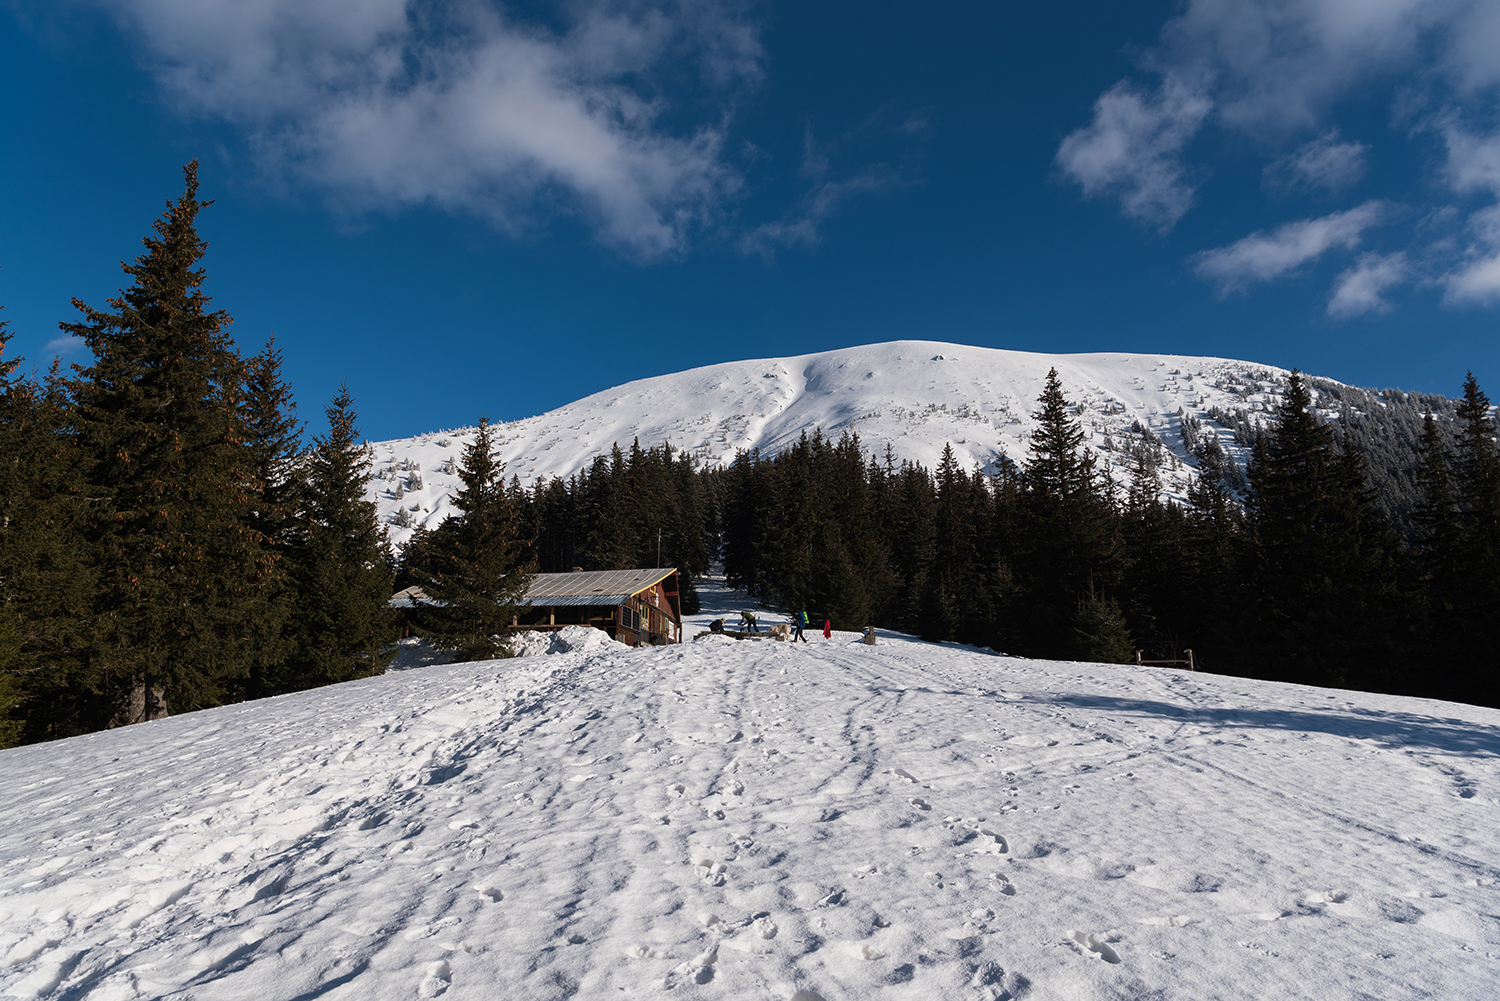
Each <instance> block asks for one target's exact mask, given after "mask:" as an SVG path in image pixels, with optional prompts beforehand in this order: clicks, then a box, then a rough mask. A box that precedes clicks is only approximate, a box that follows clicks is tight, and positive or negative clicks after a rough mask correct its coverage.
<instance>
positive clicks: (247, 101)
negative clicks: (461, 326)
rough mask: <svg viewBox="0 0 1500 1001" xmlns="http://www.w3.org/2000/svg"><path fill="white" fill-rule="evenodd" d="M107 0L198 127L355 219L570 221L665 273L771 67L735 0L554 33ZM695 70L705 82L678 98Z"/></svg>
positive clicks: (513, 26)
mask: <svg viewBox="0 0 1500 1001" xmlns="http://www.w3.org/2000/svg"><path fill="white" fill-rule="evenodd" d="M97 2H99V3H101V4H103V5H105V6H107V7H109V8H110V9H112V10H113V11H114V12H115V13H116V14H117V15H118V17H119V18H120V20H121V21H122V22H123V23H125V24H126V25H127V26H128V27H129V29H130V31H131V32H132V34H133V36H134V37H135V38H136V39H137V40H138V42H139V44H140V46H141V48H142V50H143V52H145V53H146V54H147V58H148V59H149V61H150V63H151V65H152V67H153V68H154V70H155V73H156V76H157V79H158V80H159V81H160V84H161V86H162V87H163V88H164V90H165V91H166V92H167V93H169V94H170V95H171V96H172V98H173V99H174V100H175V101H176V102H177V103H178V105H179V106H180V107H181V108H182V109H183V110H184V111H186V112H189V113H194V114H202V115H209V116H214V117H218V118H221V119H224V120H227V121H229V122H232V123H234V124H236V125H239V126H242V127H244V128H245V129H246V130H247V132H248V133H249V135H250V136H251V140H252V144H253V147H254V148H255V149H256V150H257V152H258V154H259V155H260V157H261V158H262V162H263V164H264V165H265V167H266V168H267V169H268V170H270V171H271V172H273V173H274V174H276V175H277V176H285V177H291V178H297V179H301V180H303V181H307V182H311V183H312V184H314V185H316V186H318V187H321V188H322V189H324V190H325V191H327V192H328V193H329V195H330V197H331V198H332V199H333V200H334V201H335V202H337V203H339V204H340V205H343V206H345V207H346V208H349V209H352V210H355V211H362V210H370V209H375V210H382V209H398V208H401V207H403V206H408V205H419V204H431V205H437V206H441V207H444V208H447V209H450V210H452V211H456V212H469V213H475V214H479V215H483V216H485V217H488V218H489V219H491V220H493V221H494V222H495V223H496V224H498V225H500V226H502V227H505V228H508V229H524V228H526V227H528V226H531V225H534V224H535V223H536V222H537V220H538V219H540V218H544V217H545V216H546V215H548V214H550V213H552V212H559V211H561V212H570V213H574V214H578V215H581V216H582V217H584V218H585V219H587V220H588V221H589V222H590V223H591V224H592V226H593V227H594V230H595V233H596V234H597V236H598V238H599V239H600V240H601V241H603V242H605V243H607V244H610V245H612V246H615V247H618V248H620V249H621V250H623V251H624V252H626V253H627V254H630V255H633V256H638V257H643V258H651V257H659V256H663V255H670V254H673V253H676V252H678V251H680V250H681V249H682V248H683V247H684V246H685V244H686V242H687V240H688V239H689V236H690V234H691V232H692V231H693V230H694V228H695V227H698V226H701V225H703V224H704V223H705V222H706V221H708V220H710V219H712V218H713V217H714V216H715V214H716V213H717V212H718V211H720V210H721V209H722V207H723V205H724V204H725V203H726V201H727V200H729V199H731V198H733V197H734V196H735V193H736V192H737V190H738V189H739V187H740V185H741V179H740V177H739V175H738V173H737V172H736V171H735V170H734V169H733V168H732V166H731V165H730V164H729V163H728V162H727V160H726V158H725V156H724V154H723V147H724V139H725V129H724V125H723V122H724V120H725V115H726V114H727V111H728V108H729V105H730V104H731V103H732V98H733V95H734V93H735V92H736V91H738V90H742V89H744V88H747V87H752V86H754V85H755V84H756V83H757V82H758V80H759V78H760V74H761V72H762V71H761V49H760V43H759V37H758V32H757V29H756V27H755V25H754V24H753V23H752V22H751V21H750V20H749V19H748V18H747V17H746V16H745V15H744V14H743V11H742V7H743V5H742V4H739V3H737V2H735V0H722V2H719V0H668V2H666V3H657V4H646V3H639V2H634V0H580V2H577V3H572V4H566V5H563V6H562V7H561V8H560V10H561V13H562V17H563V19H564V22H563V23H561V24H548V25H544V24H541V23H537V22H531V21H525V20H522V19H520V18H518V17H515V16H511V15H510V14H508V13H507V12H506V11H504V10H502V9H501V8H499V7H498V6H492V5H487V4H478V3H471V2H467V0H432V2H423V0H97ZM684 71H688V72H690V73H691V74H692V77H693V79H694V80H695V81H696V86H695V87H689V88H682V87H679V88H678V89H677V90H675V91H670V92H669V88H668V87H667V85H666V84H665V83H663V81H664V80H665V79H666V78H667V77H668V75H669V74H676V75H680V74H682V73H683V72H684ZM683 90H690V91H692V93H691V94H684V93H682V92H681V91H683ZM668 119H670V120H671V121H672V122H673V124H672V125H668V124H667V121H668ZM695 120H696V121H695ZM684 123H686V124H684Z"/></svg>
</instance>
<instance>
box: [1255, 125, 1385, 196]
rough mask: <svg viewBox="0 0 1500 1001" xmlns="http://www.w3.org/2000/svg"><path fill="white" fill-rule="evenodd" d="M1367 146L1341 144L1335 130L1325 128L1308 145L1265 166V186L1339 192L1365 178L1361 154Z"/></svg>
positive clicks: (1366, 151)
mask: <svg viewBox="0 0 1500 1001" xmlns="http://www.w3.org/2000/svg"><path fill="white" fill-rule="evenodd" d="M1369 151H1370V147H1369V146H1367V145H1365V144H1364V143H1359V142H1342V141H1340V139H1339V130H1338V129H1329V130H1328V131H1327V132H1325V133H1323V134H1322V135H1321V136H1319V137H1318V138H1316V139H1314V140H1313V141H1312V142H1310V143H1307V144H1306V145H1304V146H1300V147H1298V148H1297V149H1296V150H1293V151H1292V152H1291V153H1288V154H1287V155H1285V156H1282V157H1278V158H1277V159H1276V160H1273V161H1272V162H1271V163H1269V164H1267V165H1266V168H1265V170H1264V172H1263V176H1264V178H1265V181H1266V184H1267V185H1268V186H1269V187H1272V188H1281V189H1284V190H1291V191H1314V190H1322V191H1329V192H1337V191H1341V190H1343V189H1344V188H1348V187H1350V186H1351V185H1354V184H1358V183H1359V180H1360V178H1362V177H1364V175H1365V155H1366V154H1367V153H1369Z"/></svg>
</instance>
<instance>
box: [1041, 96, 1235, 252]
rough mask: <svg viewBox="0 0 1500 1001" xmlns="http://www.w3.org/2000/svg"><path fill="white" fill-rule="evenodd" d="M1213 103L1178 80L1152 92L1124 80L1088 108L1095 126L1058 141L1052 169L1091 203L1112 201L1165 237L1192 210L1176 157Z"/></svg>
mask: <svg viewBox="0 0 1500 1001" xmlns="http://www.w3.org/2000/svg"><path fill="white" fill-rule="evenodd" d="M1212 106H1213V102H1212V101H1210V100H1209V99H1208V98H1207V97H1205V96H1204V95H1202V94H1198V93H1195V92H1194V90H1193V89H1192V88H1191V87H1189V86H1187V85H1185V84H1183V83H1182V82H1180V81H1173V80H1168V81H1167V82H1165V83H1163V84H1162V86H1161V87H1159V88H1157V90H1156V91H1154V92H1149V91H1144V90H1141V89H1140V88H1138V87H1136V86H1134V85H1133V84H1131V83H1130V82H1129V81H1125V80H1122V81H1120V82H1119V83H1117V84H1115V86H1114V87H1112V88H1110V89H1109V90H1108V91H1106V92H1105V93H1104V94H1103V95H1102V96H1100V98H1099V100H1097V101H1096V102H1094V120H1093V122H1092V123H1090V124H1089V125H1088V126H1086V127H1085V128H1081V129H1078V130H1077V131H1075V132H1074V133H1073V134H1071V135H1069V136H1068V137H1067V138H1066V139H1064V140H1063V142H1062V145H1061V147H1059V148H1058V151H1057V165H1058V166H1059V167H1060V168H1062V171H1063V173H1064V174H1066V175H1067V176H1068V177H1069V178H1071V179H1072V180H1074V181H1076V182H1077V183H1078V184H1080V185H1082V187H1083V193H1084V194H1085V195H1086V196H1088V197H1090V198H1118V199H1119V201H1120V206H1121V208H1122V209H1123V210H1124V212H1125V215H1127V216H1129V217H1130V218H1132V219H1135V220H1137V221H1139V222H1142V223H1145V224H1146V225H1149V226H1154V227H1156V228H1157V229H1160V230H1169V229H1171V228H1172V227H1173V226H1175V225H1176V224H1177V220H1179V219H1181V218H1182V216H1183V215H1184V214H1185V213H1186V212H1187V210H1188V209H1189V208H1191V207H1192V204H1193V191H1194V185H1193V184H1192V183H1191V182H1190V180H1189V176H1188V175H1189V172H1188V170H1187V168H1186V167H1185V166H1184V165H1183V162H1182V151H1183V148H1184V147H1185V146H1187V144H1188V142H1189V141H1191V140H1192V138H1193V136H1194V135H1196V134H1197V132H1198V129H1199V127H1200V126H1201V125H1202V124H1203V120H1204V118H1205V117H1206V116H1207V115H1208V112H1209V110H1210V109H1211V108H1212Z"/></svg>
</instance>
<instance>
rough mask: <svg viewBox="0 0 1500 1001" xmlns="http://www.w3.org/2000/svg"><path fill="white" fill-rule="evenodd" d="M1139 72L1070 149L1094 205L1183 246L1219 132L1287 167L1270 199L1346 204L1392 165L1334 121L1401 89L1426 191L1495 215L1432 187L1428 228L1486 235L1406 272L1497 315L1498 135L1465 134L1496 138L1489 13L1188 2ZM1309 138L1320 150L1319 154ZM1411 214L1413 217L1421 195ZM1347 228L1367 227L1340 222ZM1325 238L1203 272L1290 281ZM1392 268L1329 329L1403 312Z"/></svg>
mask: <svg viewBox="0 0 1500 1001" xmlns="http://www.w3.org/2000/svg"><path fill="white" fill-rule="evenodd" d="M1139 65H1140V69H1141V74H1140V77H1139V78H1132V79H1129V80H1125V81H1121V82H1120V83H1117V84H1115V85H1114V86H1113V87H1111V88H1110V89H1109V90H1107V91H1105V92H1104V94H1103V95H1101V96H1100V98H1099V100H1098V102H1097V103H1096V105H1095V108H1094V115H1093V121H1092V122H1091V123H1090V124H1088V125H1087V126H1084V127H1082V128H1080V129H1078V130H1077V131H1075V132H1073V133H1072V134H1071V135H1069V136H1068V137H1067V138H1066V139H1065V140H1064V141H1063V143H1062V144H1061V146H1060V147H1059V149H1058V154H1057V160H1058V163H1059V165H1060V166H1062V168H1063V170H1064V173H1065V174H1066V175H1067V176H1068V177H1069V178H1070V179H1072V180H1073V181H1075V182H1077V183H1078V184H1079V185H1080V186H1081V187H1082V189H1083V193H1084V194H1085V195H1086V196H1088V197H1100V196H1103V197H1108V198H1112V199H1115V200H1117V201H1118V202H1119V205H1120V208H1121V211H1122V212H1123V214H1124V215H1125V216H1127V217H1129V218H1132V219H1135V220H1137V221H1139V222H1142V223H1145V224H1146V225H1149V226H1152V227H1155V228H1157V229H1162V230H1165V229H1170V228H1171V227H1172V226H1173V225H1175V224H1176V222H1177V221H1178V220H1179V219H1180V218H1181V217H1182V215H1183V214H1185V213H1186V212H1187V211H1188V210H1189V208H1190V207H1191V206H1192V204H1193V201H1194V198H1195V195H1201V192H1198V191H1195V187H1194V183H1193V180H1192V179H1193V178H1195V177H1198V176H1201V173H1202V172H1203V171H1204V170H1205V165H1204V164H1202V163H1200V162H1196V161H1195V159H1194V158H1193V157H1192V155H1191V154H1192V151H1193V149H1194V148H1195V144H1193V143H1191V142H1190V140H1191V139H1193V138H1194V137H1195V136H1197V135H1198V134H1199V133H1200V132H1201V131H1202V130H1205V129H1212V130H1219V131H1221V132H1222V133H1224V134H1225V135H1227V136H1228V137H1229V138H1230V139H1231V141H1232V142H1233V143H1234V144H1235V145H1236V146H1237V147H1238V148H1245V147H1246V145H1247V143H1248V145H1249V147H1250V148H1260V149H1264V150H1266V151H1267V152H1268V153H1272V152H1273V151H1276V150H1278V149H1279V150H1282V151H1283V152H1281V153H1280V154H1279V155H1272V156H1271V159H1270V162H1269V164H1268V166H1267V167H1266V168H1265V171H1264V175H1263V176H1264V179H1265V182H1266V186H1267V187H1268V188H1271V189H1275V190H1280V191H1282V192H1293V193H1304V194H1306V193H1320V194H1323V193H1327V194H1338V193H1339V192H1341V191H1345V190H1347V189H1348V188H1350V187H1351V186H1353V185H1354V184H1356V183H1358V182H1360V181H1361V180H1363V179H1364V178H1365V177H1366V175H1367V173H1369V171H1368V170H1367V167H1368V163H1369V161H1370V159H1371V157H1372V156H1375V155H1378V153H1379V152H1380V151H1379V149H1378V144H1376V145H1374V146H1372V145H1371V144H1370V143H1367V142H1361V141H1358V140H1353V139H1347V140H1346V139H1344V138H1343V137H1342V135H1341V134H1340V132H1339V130H1338V129H1337V128H1336V127H1333V126H1332V123H1331V121H1330V119H1332V118H1333V117H1334V116H1335V115H1336V114H1337V113H1338V111H1339V105H1340V103H1341V102H1344V101H1346V100H1348V99H1350V98H1359V97H1363V96H1364V95H1366V94H1368V93H1369V92H1370V90H1371V87H1372V85H1375V86H1384V85H1389V84H1392V83H1394V84H1396V85H1397V87H1396V91H1397V93H1398V95H1400V96H1399V98H1398V100H1397V104H1398V105H1399V107H1397V108H1393V111H1394V112H1395V116H1396V117H1397V118H1399V119H1401V120H1402V121H1403V122H1404V123H1405V127H1407V129H1408V131H1407V132H1406V135H1405V139H1406V140H1409V141H1414V146H1413V150H1414V152H1415V153H1416V155H1417V156H1418V157H1422V158H1426V159H1427V164H1426V166H1427V168H1428V170H1429V176H1430V177H1432V178H1435V179H1441V180H1442V181H1444V182H1445V183H1446V185H1447V187H1448V190H1449V191H1450V192H1451V193H1453V194H1456V195H1461V196H1473V195H1475V194H1478V195H1480V196H1481V198H1482V199H1483V204H1480V205H1475V204H1474V203H1473V200H1472V198H1470V199H1469V200H1468V201H1467V202H1466V201H1465V200H1464V199H1458V200H1453V201H1449V202H1447V203H1446V204H1445V203H1444V202H1443V201H1441V200H1440V199H1442V197H1443V196H1442V194H1441V189H1437V188H1432V187H1429V188H1428V189H1427V192H1428V193H1427V194H1426V195H1425V197H1426V198H1427V200H1428V204H1426V205H1425V206H1420V207H1423V208H1426V209H1427V210H1428V211H1427V213H1425V216H1424V214H1423V213H1418V214H1416V217H1417V218H1423V217H1435V216H1437V215H1438V214H1440V213H1441V212H1442V211H1443V210H1445V209H1446V210H1452V211H1454V212H1456V213H1457V214H1458V215H1459V216H1460V217H1463V216H1468V217H1470V220H1471V224H1470V225H1462V224H1460V225H1459V226H1458V228H1457V233H1458V235H1456V236H1455V235H1451V234H1449V235H1445V236H1444V237H1443V238H1442V239H1433V238H1432V236H1431V233H1430V232H1424V231H1423V230H1422V229H1420V228H1414V229H1413V230H1412V231H1410V233H1409V234H1408V240H1409V241H1410V242H1409V245H1408V247H1407V248H1406V250H1405V252H1404V253H1405V256H1404V257H1401V258H1400V259H1399V260H1401V261H1403V262H1405V263H1404V265H1403V266H1404V267H1406V268H1408V269H1416V268H1417V266H1418V263H1420V268H1421V270H1422V272H1423V274H1424V275H1425V276H1426V277H1425V278H1424V280H1423V282H1422V283H1423V284H1425V283H1428V282H1436V283H1438V284H1441V285H1444V286H1445V287H1446V288H1447V290H1448V296H1447V301H1448V302H1450V303H1460V302H1463V303H1471V302H1484V303H1489V302H1494V301H1500V296H1497V295H1496V294H1495V293H1494V292H1493V291H1492V290H1493V288H1494V285H1495V277H1494V276H1495V273H1496V270H1497V267H1500V266H1497V265H1496V263H1495V262H1496V260H1497V257H1500V241H1492V240H1490V239H1489V238H1488V237H1486V236H1485V235H1484V232H1483V229H1484V227H1483V226H1482V225H1480V218H1479V215H1478V214H1479V213H1483V212H1485V211H1486V210H1487V208H1488V207H1489V206H1490V205H1493V204H1496V203H1497V202H1500V131H1495V132H1486V131H1484V130H1482V129H1481V130H1480V131H1477V132H1476V131H1473V130H1472V127H1471V128H1468V129H1466V128H1464V127H1461V126H1460V125H1459V124H1458V123H1460V122H1463V121H1469V122H1476V121H1478V122H1487V123H1488V122H1493V120H1494V119H1493V114H1494V109H1495V103H1494V99H1495V93H1496V88H1497V86H1500V6H1497V5H1496V4H1494V3H1485V2H1479V0H1379V2H1349V0H1238V2H1228V0H1184V3H1183V5H1182V8H1181V12H1180V13H1179V14H1178V15H1176V16H1174V17H1172V18H1171V19H1169V20H1168V21H1167V22H1166V23H1165V24H1164V25H1163V27H1162V31H1161V36H1160V40H1159V42H1158V44H1157V45H1156V46H1154V47H1152V48H1151V49H1149V50H1147V51H1146V52H1144V53H1143V54H1142V56H1141V58H1140V62H1139ZM1153 79H1154V80H1155V81H1156V82H1155V83H1154V84H1153V83H1151V82H1149V81H1151V80H1153ZM1434 127H1435V128H1437V130H1438V131H1440V132H1441V134H1442V135H1443V138H1444V139H1445V141H1446V155H1440V156H1439V157H1437V158H1436V159H1434V158H1432V157H1431V154H1430V146H1429V145H1428V144H1427V143H1426V140H1425V139H1422V138H1420V137H1421V136H1424V135H1427V134H1430V132H1431V131H1432V129H1433V128H1434ZM1309 133H1314V134H1315V138H1312V139H1311V141H1309V140H1308V135H1309ZM1392 138H1393V140H1394V141H1402V137H1400V136H1396V135H1394V134H1392ZM1196 148H1202V149H1211V148H1212V146H1210V145H1209V144H1208V143H1199V144H1196ZM1433 192H1436V196H1435V197H1434V194H1433ZM1397 197H1398V198H1399V199H1400V200H1403V201H1405V200H1408V198H1409V197H1410V191H1409V190H1403V191H1402V192H1401V193H1400V194H1399V195H1398V196H1397ZM1368 204H1369V203H1366V205H1368ZM1362 208H1363V207H1362ZM1350 211H1351V212H1355V213H1358V212H1359V211H1360V209H1353V210H1350ZM1334 218H1345V221H1346V222H1348V221H1352V220H1353V219H1355V218H1357V216H1348V217H1344V216H1342V215H1341V214H1335V216H1330V217H1327V219H1334ZM1318 222H1319V221H1318V220H1305V221H1304V222H1303V223H1299V224H1293V227H1294V228H1291V229H1288V228H1287V227H1283V228H1281V229H1278V230H1276V231H1275V232H1274V233H1272V234H1271V235H1270V236H1267V235H1265V234H1256V235H1255V236H1253V237H1248V238H1246V240H1244V241H1241V242H1240V243H1238V244H1235V245H1233V246H1232V247H1225V248H1220V249H1218V250H1210V251H1207V252H1205V253H1204V254H1202V255H1199V256H1198V257H1197V258H1196V263H1197V267H1198V269H1199V273H1200V274H1203V275H1204V276H1205V277H1209V278H1211V279H1212V280H1214V281H1216V282H1218V283H1219V286H1220V290H1221V291H1232V290H1234V289H1239V288H1243V287H1245V285H1246V284H1247V283H1249V282H1253V281H1269V280H1272V279H1273V278H1276V277H1281V276H1283V275H1287V274H1290V273H1291V272H1293V271H1295V270H1296V268H1297V267H1298V266H1299V263H1301V262H1305V261H1306V260H1310V259H1311V257H1304V256H1301V255H1303V254H1304V253H1313V252H1312V250H1311V248H1313V247H1315V246H1318V245H1319V239H1320V238H1321V237H1320V234H1322V236H1325V237H1326V236H1327V232H1326V230H1327V227H1320V226H1319V225H1317V224H1318ZM1460 223H1461V220H1460ZM1350 239H1353V240H1356V241H1357V237H1348V238H1345V239H1342V240H1334V242H1333V243H1331V244H1329V246H1352V245H1353V244H1352V243H1350V242H1349V240H1350ZM1299 241H1301V242H1299ZM1299 248H1300V249H1299ZM1324 249H1325V250H1326V249H1327V247H1325V248H1324ZM1320 253H1322V251H1317V252H1316V253H1313V256H1317V255H1318V254H1320ZM1380 260H1381V261H1383V262H1384V264H1381V265H1379V266H1377V264H1376V263H1375V261H1374V259H1370V260H1369V261H1367V264H1368V267H1367V268H1365V269H1363V270H1362V269H1361V267H1360V266H1359V265H1355V267H1354V268H1353V269H1351V270H1350V271H1346V272H1345V273H1344V275H1343V276H1341V278H1340V279H1339V285H1338V287H1337V288H1336V289H1335V290H1334V291H1333V293H1332V297H1331V298H1330V300H1329V309H1330V311H1331V312H1333V313H1335V315H1358V314H1359V313H1360V312H1370V311H1373V310H1378V309H1384V308H1388V307H1389V305H1390V302H1389V300H1388V299H1386V298H1385V297H1384V295H1383V293H1384V292H1385V291H1387V290H1390V289H1392V288H1394V287H1395V286H1396V285H1397V284H1399V282H1397V281H1396V280H1394V278H1393V277H1392V276H1393V275H1394V274H1395V271H1396V270H1397V268H1398V266H1397V263H1396V262H1397V260H1398V258H1396V257H1394V256H1391V255H1387V256H1386V257H1385V258H1381V259H1380ZM1288 262H1291V263H1288Z"/></svg>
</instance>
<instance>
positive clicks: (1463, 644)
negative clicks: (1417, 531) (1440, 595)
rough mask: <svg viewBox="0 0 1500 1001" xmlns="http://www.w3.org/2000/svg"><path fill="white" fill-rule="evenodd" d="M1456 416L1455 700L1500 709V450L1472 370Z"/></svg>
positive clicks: (1452, 666)
mask: <svg viewBox="0 0 1500 1001" xmlns="http://www.w3.org/2000/svg"><path fill="white" fill-rule="evenodd" d="M1457 414H1458V420H1459V427H1458V434H1457V442H1456V446H1457V449H1456V451H1457V455H1456V457H1455V458H1456V467H1457V468H1456V470H1455V476H1454V487H1455V490H1454V493H1455V495H1456V500H1457V501H1458V533H1459V555H1458V558H1457V559H1456V560H1455V561H1454V581H1453V586H1452V590H1451V601H1452V604H1453V616H1454V622H1453V626H1454V628H1455V629H1456V631H1457V635H1458V636H1459V637H1461V639H1460V640H1459V642H1458V644H1457V645H1456V648H1455V649H1454V656H1455V658H1456V662H1455V663H1453V664H1452V665H1450V666H1451V669H1452V672H1453V674H1454V677H1455V687H1456V689H1457V691H1456V692H1455V697H1457V698H1462V699H1463V700H1464V701H1474V702H1481V703H1484V704H1487V705H1500V451H1497V448H1496V439H1495V422H1494V419H1493V417H1492V416H1491V414H1490V400H1489V397H1488V396H1486V395H1485V394H1484V393H1483V392H1482V391H1481V390H1480V388H1479V383H1478V381H1477V380H1475V378H1474V373H1472V372H1470V373H1469V374H1468V377H1467V378H1466V379H1465V380H1464V395H1463V400H1462V401H1461V402H1460V403H1459V405H1458V411H1457Z"/></svg>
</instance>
